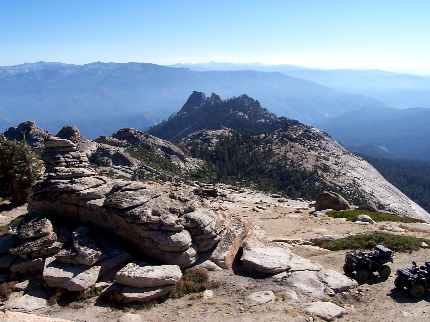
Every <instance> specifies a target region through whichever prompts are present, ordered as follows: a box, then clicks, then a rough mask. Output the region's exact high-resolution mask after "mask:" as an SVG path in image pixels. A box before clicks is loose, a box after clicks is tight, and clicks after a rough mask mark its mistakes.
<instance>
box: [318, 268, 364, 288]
mask: <svg viewBox="0 0 430 322" xmlns="http://www.w3.org/2000/svg"><path fill="white" fill-rule="evenodd" d="M319 276H320V278H321V280H322V282H323V283H325V284H326V285H327V286H328V287H329V288H330V289H332V290H333V291H334V292H336V293H339V292H344V291H347V290H349V289H351V288H354V287H357V286H358V283H357V282H356V281H354V280H352V279H350V278H348V277H347V276H345V275H343V274H340V273H338V272H336V271H333V270H331V269H326V270H323V271H321V272H320V273H319Z"/></svg>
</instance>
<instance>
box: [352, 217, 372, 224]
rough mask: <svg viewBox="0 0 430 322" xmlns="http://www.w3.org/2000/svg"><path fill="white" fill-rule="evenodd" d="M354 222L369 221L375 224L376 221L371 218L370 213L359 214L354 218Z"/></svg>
mask: <svg viewBox="0 0 430 322" xmlns="http://www.w3.org/2000/svg"><path fill="white" fill-rule="evenodd" d="M354 222H362V223H369V224H374V223H375V221H374V220H373V219H372V218H370V216H368V215H358V216H357V217H355V218H354Z"/></svg>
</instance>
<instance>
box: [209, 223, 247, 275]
mask: <svg viewBox="0 0 430 322" xmlns="http://www.w3.org/2000/svg"><path fill="white" fill-rule="evenodd" d="M249 231H250V224H249V223H248V222H245V221H243V220H241V219H238V218H235V217H233V218H229V220H228V222H227V223H226V224H225V230H224V231H223V232H222V233H221V234H220V241H219V242H218V245H217V246H216V248H215V249H214V251H213V252H212V255H211V257H210V259H211V261H213V262H214V263H215V264H217V265H218V266H219V267H221V268H224V269H231V268H232V267H233V262H234V260H235V258H236V255H237V253H238V251H239V250H240V248H241V247H242V245H243V242H244V240H245V238H246V237H247V236H248V234H249Z"/></svg>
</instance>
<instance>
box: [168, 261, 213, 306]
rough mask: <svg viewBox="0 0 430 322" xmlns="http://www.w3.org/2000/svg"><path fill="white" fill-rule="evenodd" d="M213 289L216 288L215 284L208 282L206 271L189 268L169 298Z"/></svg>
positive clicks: (198, 268)
mask: <svg viewBox="0 0 430 322" xmlns="http://www.w3.org/2000/svg"><path fill="white" fill-rule="evenodd" d="M214 287H216V284H215V283H212V282H210V281H209V274H208V271H207V270H206V269H204V268H200V267H197V268H191V269H188V270H186V271H185V273H184V275H183V276H182V278H181V280H179V282H178V283H177V284H176V287H175V289H174V291H173V292H172V294H171V295H170V296H171V297H173V298H179V297H182V296H184V295H187V294H190V293H198V292H203V291H204V290H207V289H209V288H214Z"/></svg>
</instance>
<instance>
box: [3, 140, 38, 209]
mask: <svg viewBox="0 0 430 322" xmlns="http://www.w3.org/2000/svg"><path fill="white" fill-rule="evenodd" d="M42 171H43V164H42V162H41V161H40V160H39V159H38V158H37V156H36V154H35V153H34V152H33V151H32V150H31V148H30V147H29V146H28V145H27V144H25V141H22V142H16V141H10V140H7V139H6V138H4V137H2V136H0V195H1V196H3V197H7V198H9V199H10V201H11V202H12V203H13V204H16V205H22V204H24V203H26V202H27V199H28V197H29V194H30V191H31V187H32V186H33V184H34V183H35V182H36V180H37V179H38V178H39V177H40V176H41V174H42Z"/></svg>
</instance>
